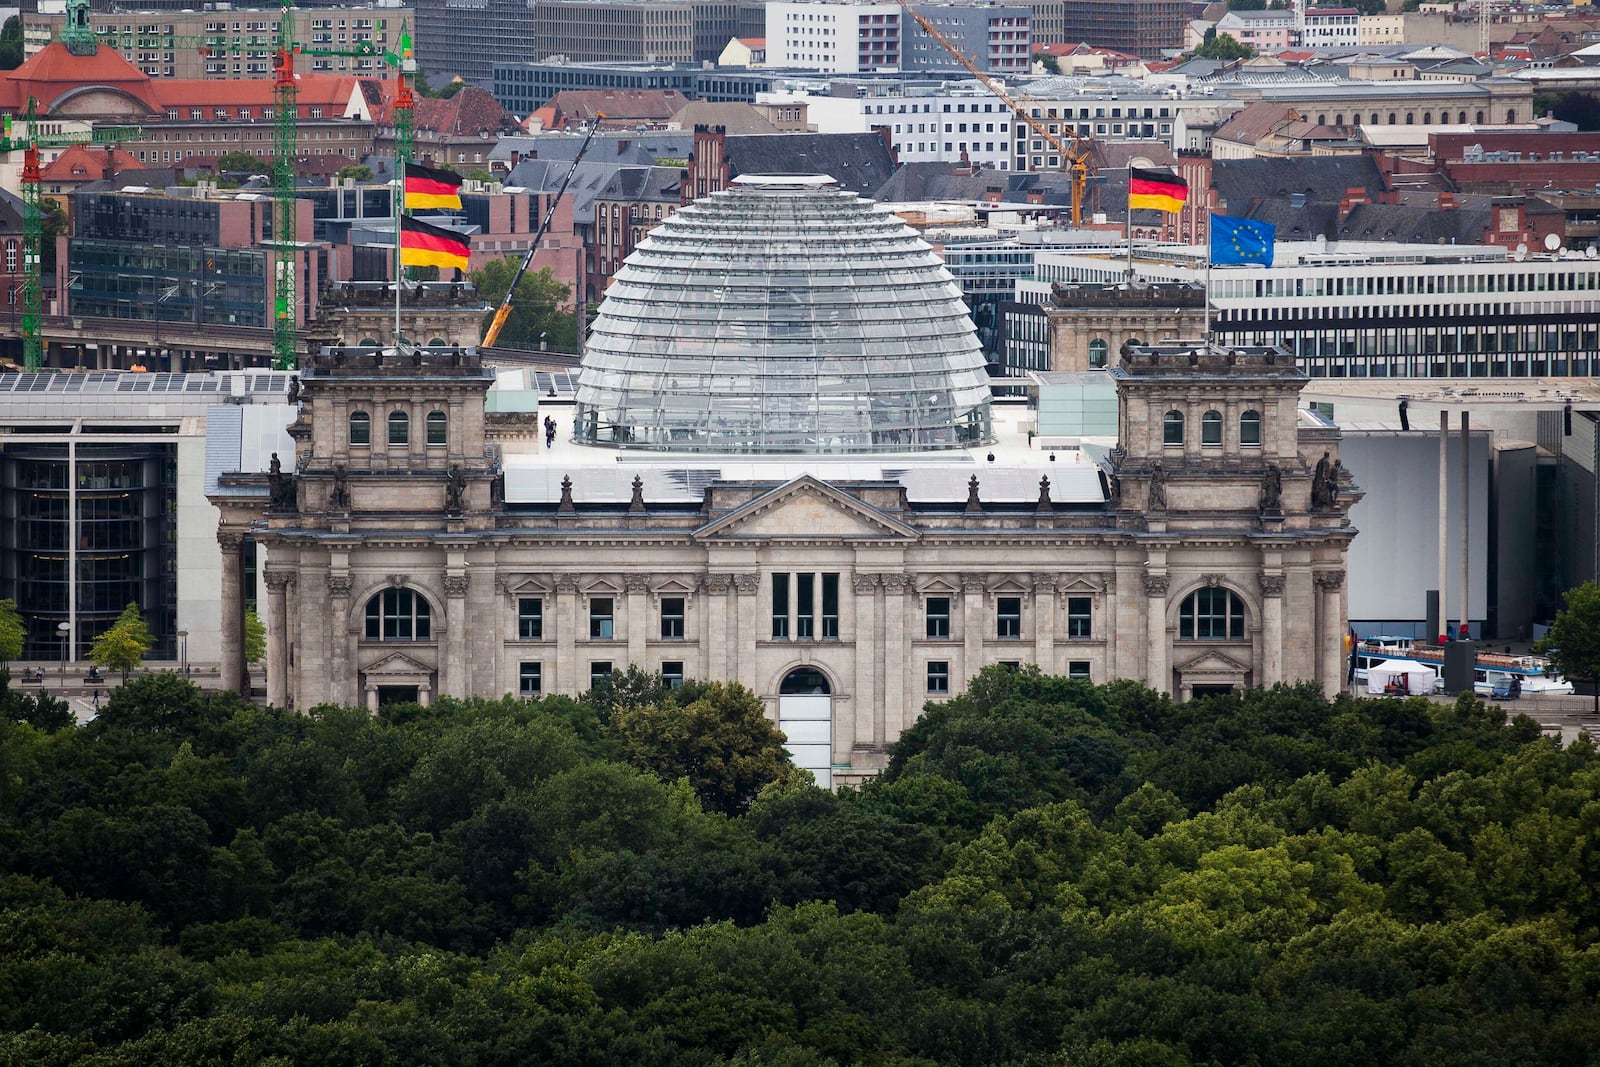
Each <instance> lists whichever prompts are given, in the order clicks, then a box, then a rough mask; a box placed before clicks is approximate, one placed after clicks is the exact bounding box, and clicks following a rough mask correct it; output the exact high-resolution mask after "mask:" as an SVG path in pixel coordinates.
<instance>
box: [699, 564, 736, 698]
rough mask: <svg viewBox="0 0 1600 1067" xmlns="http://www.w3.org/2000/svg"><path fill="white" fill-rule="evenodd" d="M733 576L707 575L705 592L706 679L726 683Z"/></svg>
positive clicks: (727, 676) (727, 678) (727, 677)
mask: <svg viewBox="0 0 1600 1067" xmlns="http://www.w3.org/2000/svg"><path fill="white" fill-rule="evenodd" d="M732 587H733V575H731V574H708V575H706V577H705V590H706V677H707V678H709V679H711V680H712V681H716V682H726V681H728V680H729V675H728V608H729V604H728V590H729V589H731V588H732Z"/></svg>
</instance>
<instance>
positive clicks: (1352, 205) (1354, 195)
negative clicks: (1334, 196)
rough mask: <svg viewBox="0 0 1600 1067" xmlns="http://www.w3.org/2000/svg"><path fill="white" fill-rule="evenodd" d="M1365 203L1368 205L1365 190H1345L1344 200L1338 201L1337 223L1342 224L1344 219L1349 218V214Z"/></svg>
mask: <svg viewBox="0 0 1600 1067" xmlns="http://www.w3.org/2000/svg"><path fill="white" fill-rule="evenodd" d="M1365 203H1368V200H1367V191H1366V190H1365V189H1360V188H1355V189H1346V190H1345V191H1344V199H1342V200H1340V201H1339V221H1340V222H1343V221H1344V220H1345V219H1347V218H1349V217H1350V212H1352V211H1354V210H1355V209H1356V208H1357V207H1358V206H1359V205H1361V204H1365Z"/></svg>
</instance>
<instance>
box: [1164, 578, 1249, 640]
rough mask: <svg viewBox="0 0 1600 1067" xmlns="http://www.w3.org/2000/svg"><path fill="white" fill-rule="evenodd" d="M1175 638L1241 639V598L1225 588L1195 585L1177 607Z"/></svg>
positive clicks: (1242, 627)
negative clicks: (1201, 587) (1176, 634)
mask: <svg viewBox="0 0 1600 1067" xmlns="http://www.w3.org/2000/svg"><path fill="white" fill-rule="evenodd" d="M1178 640H1180V641H1243V640H1244V601H1243V600H1240V599H1239V598H1238V597H1237V596H1235V595H1234V594H1233V592H1232V591H1231V590H1228V589H1216V588H1206V589H1196V590H1195V591H1194V592H1192V593H1190V594H1189V595H1188V596H1186V597H1184V598H1183V603H1182V604H1181V605H1180V606H1179V608H1178Z"/></svg>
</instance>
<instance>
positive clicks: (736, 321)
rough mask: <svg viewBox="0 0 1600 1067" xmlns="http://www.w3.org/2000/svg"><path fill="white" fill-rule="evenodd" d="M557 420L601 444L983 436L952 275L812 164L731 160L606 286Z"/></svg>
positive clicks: (860, 442)
mask: <svg viewBox="0 0 1600 1067" xmlns="http://www.w3.org/2000/svg"><path fill="white" fill-rule="evenodd" d="M577 403H578V408H577V418H576V423H575V430H576V432H577V435H578V437H579V439H580V440H583V441H585V442H587V443H590V444H597V445H609V446H615V447H619V448H640V449H657V450H671V451H697V452H757V453H851V452H885V451H891V452H909V451H923V450H929V449H950V448H967V447H971V446H973V445H976V444H980V443H983V442H985V441H988V440H989V439H990V437H991V427H990V418H989V380H988V375H987V373H986V371H985V369H984V361H983V354H982V351H981V350H980V348H979V345H978V338H977V332H976V331H975V330H974V328H973V325H972V318H971V316H970V315H969V314H968V313H967V309H966V305H965V304H964V303H962V299H961V289H960V287H959V286H958V285H957V284H956V282H955V279H954V278H952V277H951V275H950V273H949V271H947V270H946V269H945V267H944V263H943V261H942V260H940V258H939V256H938V255H937V254H936V253H935V252H934V250H933V249H932V248H931V247H930V246H929V245H928V244H927V242H925V241H924V240H922V238H921V237H919V236H917V234H916V232H915V231H913V230H912V229H911V228H910V227H909V226H907V225H906V224H905V223H904V222H902V221H901V220H900V219H899V218H897V217H896V216H894V215H893V214H891V213H890V212H889V211H887V210H885V209H883V208H880V207H878V206H876V205H875V204H874V203H873V202H872V201H870V200H866V199H863V198H862V197H860V196H857V195H856V194H854V193H851V192H846V191H843V190H840V189H838V188H837V187H836V186H835V185H834V183H833V181H832V179H830V178H827V177H823V176H820V175H818V176H807V177H787V176H765V175H761V176H746V177H741V178H738V179H735V182H734V185H733V187H732V188H730V189H728V190H725V191H723V192H719V193H715V194H713V195H712V196H710V197H707V198H706V199H703V200H699V201H696V202H695V203H693V204H690V205H688V206H687V207H685V208H684V209H683V210H681V211H679V212H678V213H677V214H676V215H674V216H672V217H671V218H669V219H664V220H662V221H661V222H660V223H659V224H658V225H657V226H656V227H655V228H654V229H653V230H651V231H650V234H649V236H647V237H646V238H645V239H644V241H642V242H641V243H640V245H639V247H638V248H637V249H635V250H634V252H633V253H632V254H631V255H630V256H628V258H627V260H626V262H625V263H624V265H623V267H622V269H621V270H619V271H618V272H617V274H616V276H615V278H614V279H613V280H612V283H611V286H610V288H608V289H607V290H606V295H605V300H604V302H603V303H602V304H601V306H600V311H599V314H598V315H597V316H596V318H595V321H594V326H593V328H592V329H591V331H590V334H589V338H588V341H587V343H586V346H585V352H584V357H583V369H582V372H581V376H580V379H579V385H578V397H577Z"/></svg>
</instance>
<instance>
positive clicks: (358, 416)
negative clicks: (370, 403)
mask: <svg viewBox="0 0 1600 1067" xmlns="http://www.w3.org/2000/svg"><path fill="white" fill-rule="evenodd" d="M350 443H351V444H352V445H370V444H372V416H371V415H368V414H367V413H366V412H365V411H352V412H351V413H350Z"/></svg>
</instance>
